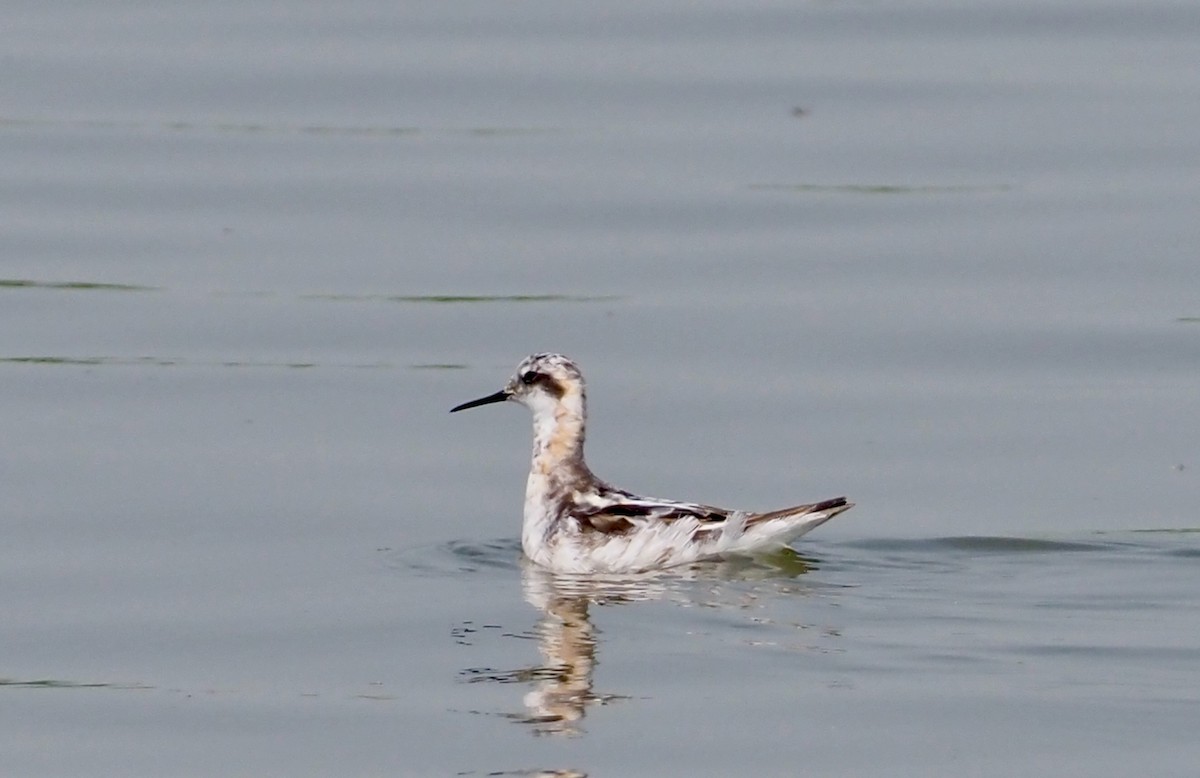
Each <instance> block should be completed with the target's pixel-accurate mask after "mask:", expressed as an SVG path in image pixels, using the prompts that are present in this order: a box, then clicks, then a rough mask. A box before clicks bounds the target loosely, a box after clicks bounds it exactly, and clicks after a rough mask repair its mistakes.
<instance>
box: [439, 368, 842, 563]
mask: <svg viewBox="0 0 1200 778" xmlns="http://www.w3.org/2000/svg"><path fill="white" fill-rule="evenodd" d="M506 401H513V402H518V403H520V404H521V405H524V406H525V407H526V408H528V409H529V410H531V411H532V412H533V463H532V466H531V467H530V470H529V480H528V481H527V482H526V486H525V516H524V521H523V523H522V528H521V547H522V548H523V549H524V550H525V555H526V556H528V557H529V558H530V559H531V560H532V561H533V562H535V563H537V564H539V565H542V566H543V567H547V568H550V569H551V570H554V571H556V572H562V573H623V572H642V571H646V570H653V569H657V568H663V567H672V566H675V565H682V564H688V563H690V562H695V561H698V560H702V559H709V558H713V557H720V556H724V555H727V554H745V553H753V552H758V551H766V550H770V549H772V548H778V547H780V546H783V545H784V544H786V543H787V542H788V541H790V540H793V539H795V538H798V537H800V536H801V535H803V534H804V533H806V532H808V531H809V530H811V529H813V528H815V527H818V526H820V525H821V524H824V523H825V522H827V521H829V520H830V519H832V518H833V517H834V516H836V515H838V514H839V513H842V512H843V511H847V510H849V509H850V508H852V507H853V503H849V502H846V498H845V497H836V498H834V499H831V500H822V501H821V502H815V503H808V504H805V505H794V506H792V507H790V508H781V509H779V510H774V511H767V512H765V513H750V512H747V511H738V510H728V509H725V508H715V507H713V506H711V505H701V504H699V503H691V502H677V501H675V500H660V499H656V498H653V497H642V496H639V495H636V494H633V493H632V492H627V491H625V490H624V489H618V488H617V487H615V486H612V485H611V484H608V483H606V482H604V481H602V480H600V479H599V478H597V477H596V476H595V475H594V474H593V473H592V471H591V469H590V468H589V467H588V466H587V463H586V462H585V461H584V458H583V442H584V437H585V428H586V425H587V393H586V387H585V384H584V380H583V374H582V373H581V372H580V370H579V367H578V366H577V365H576V364H575V363H574V362H572V361H571V360H570V359H568V358H567V357H565V356H563V355H562V354H550V353H542V354H533V355H531V356H528V357H526V358H525V359H524V360H522V362H521V364H519V365H518V366H517V372H516V373H515V374H514V375H513V377H512V378H511V379H510V380H509V381H508V383H507V384H505V386H504V388H503V389H501V390H500V391H498V392H496V393H495V394H489V395H488V396H486V397H480V398H479V399H478V400H472V401H470V402H465V403H463V404H461V405H457V406H455V407H454V408H451V409H450V412H451V413H455V412H457V411H465V410H466V409H468V408H477V407H479V406H481V405H490V404H492V403H501V402H506Z"/></svg>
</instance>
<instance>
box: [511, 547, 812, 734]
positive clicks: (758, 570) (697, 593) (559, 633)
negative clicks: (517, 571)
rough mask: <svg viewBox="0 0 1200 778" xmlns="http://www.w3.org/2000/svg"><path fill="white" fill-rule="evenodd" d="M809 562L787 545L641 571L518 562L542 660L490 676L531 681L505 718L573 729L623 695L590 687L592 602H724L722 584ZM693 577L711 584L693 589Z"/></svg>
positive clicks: (799, 568) (780, 573)
mask: <svg viewBox="0 0 1200 778" xmlns="http://www.w3.org/2000/svg"><path fill="white" fill-rule="evenodd" d="M809 565H810V560H806V559H804V558H803V557H801V556H799V555H798V554H796V553H795V552H793V551H791V549H785V550H784V551H783V552H779V553H778V554H775V555H772V556H771V557H767V558H760V559H759V560H757V561H753V560H744V559H743V560H729V561H725V562H720V563H709V564H704V565H696V566H693V567H691V568H686V569H682V570H673V571H668V572H664V571H658V572H652V573H644V574H641V575H613V576H597V575H587V576H585V575H565V574H560V573H553V572H550V571H549V570H546V569H544V568H541V567H538V566H536V565H534V564H532V563H530V562H529V561H528V560H522V566H521V583H522V590H523V594H524V596H525V599H526V601H528V602H529V603H530V604H531V605H533V606H534V607H535V608H537V609H538V610H540V611H541V613H542V616H541V618H540V619H539V621H538V624H537V626H536V627H535V629H534V636H535V637H536V638H537V641H538V650H539V652H540V653H541V659H542V662H541V664H540V665H538V666H535V667H531V668H526V669H524V670H518V671H514V672H511V673H505V674H503V675H504V676H505V677H504V678H503V679H501V678H498V677H496V676H495V675H493V676H492V677H493V679H495V680H504V681H507V682H520V683H532V684H533V689H531V690H530V691H529V692H527V693H526V694H525V697H524V704H525V709H526V712H525V714H524V715H518V716H514V717H513V718H516V719H518V720H519V721H522V722H524V723H526V724H530V725H532V727H533V731H534V733H535V734H544V735H579V734H581V733H582V731H583V730H582V721H583V719H584V717H585V716H586V715H587V711H588V708H589V707H591V706H593V705H597V704H600V705H604V704H607V703H610V702H614V701H617V700H622V699H628V697H627V696H625V695H621V694H614V693H607V692H598V691H596V689H595V685H594V684H595V682H594V677H593V676H594V671H595V668H596V663H597V660H596V646H597V638H596V634H597V631H596V627H595V626H594V625H593V624H592V620H591V615H590V613H589V610H590V609H591V608H592V607H593V606H606V605H617V604H622V603H631V602H638V601H644V600H663V599H671V600H678V601H680V602H689V603H695V602H697V601H703V602H705V603H706V604H718V605H719V604H721V602H722V601H725V600H727V597H726V596H724V593H723V592H722V589H721V587H720V585H719V584H721V583H722V582H729V581H743V582H744V581H749V580H755V579H766V578H770V579H790V578H796V577H798V576H800V575H802V574H803V573H805V572H807V570H808V569H809ZM697 582H701V583H708V584H711V585H709V586H700V587H697V586H695V585H694V584H695V583H697ZM743 588H744V587H743Z"/></svg>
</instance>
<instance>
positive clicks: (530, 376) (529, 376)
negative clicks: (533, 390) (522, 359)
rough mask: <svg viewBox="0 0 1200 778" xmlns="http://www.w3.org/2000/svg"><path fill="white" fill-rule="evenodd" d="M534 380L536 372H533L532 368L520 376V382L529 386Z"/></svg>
mask: <svg viewBox="0 0 1200 778" xmlns="http://www.w3.org/2000/svg"><path fill="white" fill-rule="evenodd" d="M536 380H537V373H535V372H533V371H532V370H530V371H529V372H528V373H525V374H524V375H522V376H521V383H523V384H525V385H526V386H529V385H530V384H532V383H533V382H534V381H536Z"/></svg>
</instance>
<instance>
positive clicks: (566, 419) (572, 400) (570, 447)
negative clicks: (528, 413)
mask: <svg viewBox="0 0 1200 778" xmlns="http://www.w3.org/2000/svg"><path fill="white" fill-rule="evenodd" d="M585 424H586V421H585V408H584V400H583V395H582V394H576V395H573V396H572V395H566V396H564V397H562V398H561V399H560V400H559V401H558V402H557V403H556V404H555V405H554V407H553V408H552V409H550V408H548V409H546V410H545V412H542V413H537V414H534V417H533V468H532V471H531V475H542V476H545V477H547V478H550V479H551V480H557V479H558V478H559V477H560V476H561V477H567V478H570V477H572V476H574V475H578V474H583V473H586V472H587V465H585V464H584V462H583V441H584V437H585V429H584V427H585Z"/></svg>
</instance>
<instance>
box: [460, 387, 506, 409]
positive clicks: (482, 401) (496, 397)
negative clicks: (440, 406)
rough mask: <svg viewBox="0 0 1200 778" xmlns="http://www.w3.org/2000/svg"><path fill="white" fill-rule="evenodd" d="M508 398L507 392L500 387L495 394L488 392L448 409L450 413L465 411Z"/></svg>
mask: <svg viewBox="0 0 1200 778" xmlns="http://www.w3.org/2000/svg"><path fill="white" fill-rule="evenodd" d="M507 399H508V392H506V391H504V390H503V389H501V390H500V391H498V392H496V393H495V394H489V395H488V396H487V397H480V398H479V399H478V400H472V401H471V402H469V403H463V404H462V405H456V406H454V407H453V408H451V409H450V412H451V413H454V412H455V411H465V410H466V409H467V408H478V407H479V406H481V405H491V404H492V403H502V402H504V401H505V400H507Z"/></svg>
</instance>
